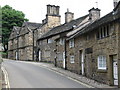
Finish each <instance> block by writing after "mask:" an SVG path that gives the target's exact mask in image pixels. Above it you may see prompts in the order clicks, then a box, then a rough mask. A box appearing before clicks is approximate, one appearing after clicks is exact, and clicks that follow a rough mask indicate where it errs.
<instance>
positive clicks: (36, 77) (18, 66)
mask: <svg viewBox="0 0 120 90" xmlns="http://www.w3.org/2000/svg"><path fill="white" fill-rule="evenodd" d="M3 67H5V69H6V71H7V73H8V76H9V83H10V88H87V87H86V86H84V85H80V83H78V82H75V81H74V80H71V79H69V78H67V77H66V76H64V75H60V74H58V73H56V72H53V71H51V70H48V69H47V68H42V67H39V66H37V65H34V64H31V63H24V62H21V61H20V62H19V61H12V60H5V61H4V62H3Z"/></svg>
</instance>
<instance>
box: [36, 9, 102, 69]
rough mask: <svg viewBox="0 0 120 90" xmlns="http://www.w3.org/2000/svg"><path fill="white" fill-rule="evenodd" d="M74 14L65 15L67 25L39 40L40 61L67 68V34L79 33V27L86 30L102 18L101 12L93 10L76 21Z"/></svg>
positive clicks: (55, 29)
mask: <svg viewBox="0 0 120 90" xmlns="http://www.w3.org/2000/svg"><path fill="white" fill-rule="evenodd" d="M73 17H74V14H73V13H72V12H69V10H67V12H66V13H65V23H64V24H62V25H60V26H57V27H55V28H52V29H51V30H50V31H48V32H47V33H45V34H44V35H43V36H42V37H41V38H39V39H38V40H37V43H38V47H39V51H40V53H39V55H38V56H39V60H40V61H44V62H51V63H54V64H55V65H56V66H58V67H62V68H66V62H65V61H66V34H67V33H68V32H70V31H72V32H74V33H75V32H77V30H79V29H77V30H76V29H75V28H77V27H80V28H84V27H85V26H86V25H88V24H89V23H92V22H94V21H95V20H96V19H99V18H100V10H99V9H95V8H92V9H91V10H89V14H87V15H85V16H83V17H80V18H78V19H75V20H74V18H73Z"/></svg>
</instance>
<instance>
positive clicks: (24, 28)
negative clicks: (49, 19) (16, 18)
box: [9, 22, 42, 40]
mask: <svg viewBox="0 0 120 90" xmlns="http://www.w3.org/2000/svg"><path fill="white" fill-rule="evenodd" d="M41 25H42V24H40V23H34V22H24V23H23V26H22V27H18V26H14V27H13V30H12V32H11V34H10V37H9V40H10V39H13V38H15V37H16V35H17V32H18V33H19V35H22V34H25V33H27V32H29V30H28V28H29V29H31V30H34V29H37V28H39V27H41Z"/></svg>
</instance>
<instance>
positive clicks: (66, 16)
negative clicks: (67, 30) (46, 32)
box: [65, 9, 74, 23]
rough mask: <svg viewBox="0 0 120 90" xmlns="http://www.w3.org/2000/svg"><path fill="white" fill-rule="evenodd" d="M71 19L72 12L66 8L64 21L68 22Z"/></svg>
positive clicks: (72, 16) (72, 17)
mask: <svg viewBox="0 0 120 90" xmlns="http://www.w3.org/2000/svg"><path fill="white" fill-rule="evenodd" d="M73 19H74V13H72V12H69V10H68V9H67V12H66V13H65V23H68V22H70V21H71V20H73Z"/></svg>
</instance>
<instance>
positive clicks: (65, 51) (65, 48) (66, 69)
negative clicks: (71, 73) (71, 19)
mask: <svg viewBox="0 0 120 90" xmlns="http://www.w3.org/2000/svg"><path fill="white" fill-rule="evenodd" d="M64 49H65V70H67V48H66V37H65V45H64Z"/></svg>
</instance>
